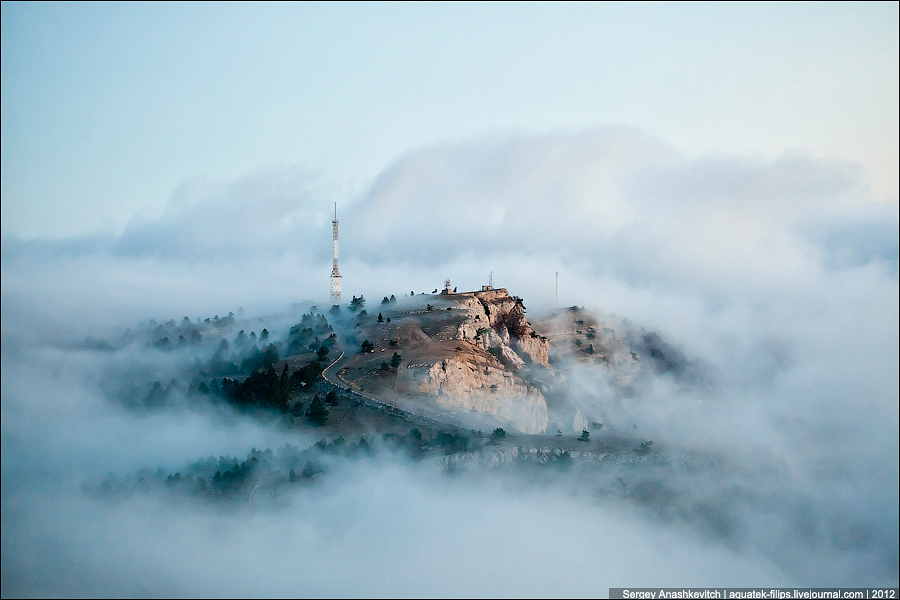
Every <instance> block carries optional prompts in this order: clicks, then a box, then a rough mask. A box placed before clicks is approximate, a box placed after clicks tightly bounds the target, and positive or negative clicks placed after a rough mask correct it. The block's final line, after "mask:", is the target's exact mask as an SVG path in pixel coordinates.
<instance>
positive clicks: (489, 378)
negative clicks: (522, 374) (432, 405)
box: [398, 353, 547, 433]
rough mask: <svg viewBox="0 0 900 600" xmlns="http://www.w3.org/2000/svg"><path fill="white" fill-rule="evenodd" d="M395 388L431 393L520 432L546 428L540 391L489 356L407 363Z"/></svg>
mask: <svg viewBox="0 0 900 600" xmlns="http://www.w3.org/2000/svg"><path fill="white" fill-rule="evenodd" d="M520 360H521V359H520ZM398 390H399V391H403V392H407V393H410V392H411V393H416V394H428V395H431V396H433V397H434V399H435V401H436V402H437V403H438V404H439V405H441V406H443V407H445V408H448V409H460V408H462V409H468V410H474V411H477V412H480V413H485V414H488V415H491V416H493V417H495V418H497V419H499V420H500V421H502V422H505V423H508V424H509V426H510V427H511V428H513V429H516V430H518V431H521V432H523V433H544V432H545V431H546V430H547V402H546V400H545V399H544V396H543V395H542V394H541V392H540V391H539V390H538V389H536V388H534V387H532V386H530V385H528V384H527V383H525V382H524V381H523V380H522V379H520V378H519V377H516V376H515V375H514V374H513V373H511V372H510V371H508V370H507V369H504V368H501V367H500V366H499V365H498V364H497V363H496V361H494V360H493V358H492V357H490V356H483V355H481V354H478V353H466V354H461V355H457V356H454V357H452V358H447V359H444V360H442V361H440V362H439V363H434V364H430V365H429V364H427V363H426V364H419V365H415V364H414V365H408V366H407V368H406V369H402V370H401V372H400V373H399V378H398Z"/></svg>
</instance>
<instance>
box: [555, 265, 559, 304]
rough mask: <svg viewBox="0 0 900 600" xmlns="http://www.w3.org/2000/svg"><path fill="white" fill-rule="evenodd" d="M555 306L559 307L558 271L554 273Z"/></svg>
mask: <svg viewBox="0 0 900 600" xmlns="http://www.w3.org/2000/svg"><path fill="white" fill-rule="evenodd" d="M556 306H559V271H557V272H556Z"/></svg>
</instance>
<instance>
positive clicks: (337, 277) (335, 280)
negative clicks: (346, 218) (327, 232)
mask: <svg viewBox="0 0 900 600" xmlns="http://www.w3.org/2000/svg"><path fill="white" fill-rule="evenodd" d="M331 225H332V228H333V229H334V259H333V260H332V263H331V302H332V304H340V303H341V272H340V271H338V218H337V202H335V203H334V221H332V222H331Z"/></svg>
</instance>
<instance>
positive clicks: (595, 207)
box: [2, 128, 900, 595]
mask: <svg viewBox="0 0 900 600" xmlns="http://www.w3.org/2000/svg"><path fill="white" fill-rule="evenodd" d="M336 200H337V201H339V207H338V210H339V218H340V219H341V257H342V273H343V274H344V286H345V287H344V289H345V293H346V294H347V295H348V296H349V295H350V294H360V293H364V294H365V295H366V296H367V297H370V298H378V297H381V296H383V295H390V294H392V293H394V294H398V295H399V294H408V293H409V291H410V290H414V291H415V292H416V293H418V292H422V291H425V292H430V291H431V289H433V288H435V287H438V286H439V285H440V284H441V282H442V281H443V279H444V278H445V277H450V278H451V280H452V281H453V282H454V285H459V286H460V289H473V288H476V287H477V286H480V285H481V284H483V283H486V282H487V281H486V280H487V277H488V274H489V273H490V272H491V271H493V272H494V276H495V284H497V285H500V286H504V287H507V288H509V289H510V291H511V293H514V294H517V295H520V296H522V297H523V298H524V299H525V302H526V306H527V307H528V308H529V316H531V315H532V314H535V313H537V312H540V311H542V310H552V309H554V308H556V306H555V298H554V294H555V290H554V283H555V277H554V275H555V272H556V271H560V272H561V290H560V304H562V305H572V304H577V305H584V306H586V307H587V308H589V309H594V310H597V311H603V312H606V313H615V315H617V318H627V319H629V320H630V321H631V322H633V323H635V324H638V325H639V326H644V327H646V328H647V329H648V330H655V331H657V332H659V333H660V335H662V336H663V337H664V339H666V340H667V341H668V342H669V343H672V344H674V345H676V346H677V347H678V348H679V349H680V350H681V351H682V352H684V353H685V355H687V356H689V357H691V358H695V359H698V360H701V361H703V363H704V364H705V365H707V366H708V368H709V374H708V377H709V380H708V382H707V383H708V385H706V386H703V387H702V388H696V387H693V388H692V387H685V386H682V385H680V384H679V382H677V381H675V380H673V379H671V378H668V377H666V376H660V377H656V378H653V379H652V380H651V381H650V382H649V383H648V384H647V385H646V386H645V387H644V388H642V389H640V390H639V394H638V396H637V397H636V398H634V399H633V401H631V402H629V403H628V404H627V405H618V404H617V405H615V406H613V405H611V404H610V403H609V401H610V398H611V396H610V395H609V394H607V393H606V392H605V391H604V390H605V389H606V388H605V386H606V383H605V379H604V377H603V375H602V373H601V374H598V373H597V372H594V371H590V370H581V371H579V370H578V369H575V371H574V372H573V377H577V378H578V382H579V384H578V389H580V390H582V392H580V393H582V394H583V395H585V396H586V397H589V399H590V400H591V401H592V402H596V403H597V404H598V406H599V407H600V408H601V409H602V410H604V411H605V412H606V414H608V415H609V416H610V420H611V422H613V423H615V424H616V425H617V426H619V427H622V428H625V427H627V425H628V424H629V423H634V424H635V425H638V426H639V429H638V431H639V432H640V435H641V436H646V437H647V439H652V440H654V442H655V444H656V445H657V446H666V447H668V448H670V449H672V450H673V451H675V450H677V451H678V452H697V453H703V454H704V455H708V456H712V457H715V460H716V461H719V462H717V463H715V464H721V465H727V468H726V467H722V468H721V469H719V468H712V469H710V470H701V472H699V473H698V472H690V473H681V474H680V475H679V476H678V477H674V476H672V474H671V473H655V474H651V475H646V476H645V475H641V477H637V476H634V477H633V479H632V480H629V483H630V485H631V486H632V489H633V490H634V489H645V488H646V486H647V485H651V484H652V485H654V486H657V487H656V488H653V489H657V492H654V494H653V497H654V498H659V497H665V496H660V494H662V492H661V491H659V490H668V491H667V492H666V493H668V494H671V496H670V497H671V506H672V507H674V508H673V509H672V511H669V512H667V511H666V510H662V508H660V507H659V506H658V505H655V504H654V503H653V502H650V503H649V505H651V506H657V509H658V510H656V511H655V512H654V511H649V512H648V510H647V503H644V504H641V503H637V504H634V503H633V502H624V501H623V502H619V501H617V500H602V501H600V500H598V499H597V498H596V496H595V495H594V494H593V491H592V490H591V489H590V486H591V485H593V483H590V482H588V483H586V484H585V486H586V487H585V488H584V489H583V488H581V487H579V486H577V485H576V486H574V491H573V489H568V488H567V489H553V488H551V489H550V490H549V491H548V490H547V488H546V487H545V486H534V485H533V482H531V481H530V480H528V479H527V478H526V479H521V480H520V479H518V478H516V477H513V478H502V477H500V478H498V479H497V480H494V479H492V478H490V477H489V478H488V479H487V480H484V479H479V478H473V479H470V478H468V477H461V478H458V479H452V478H451V479H447V478H445V477H443V476H440V475H438V474H436V473H435V472H433V471H429V470H428V469H427V468H423V467H421V466H417V465H410V464H406V463H403V462H393V461H386V462H385V461H374V462H371V463H360V464H356V463H351V464H348V465H346V466H345V467H344V468H342V469H341V470H339V472H337V473H336V474H335V475H334V476H333V477H329V478H327V479H325V480H323V482H322V484H321V485H319V486H316V487H314V488H312V489H311V490H309V491H306V492H304V493H302V494H298V495H297V496H296V497H294V498H292V499H291V501H290V502H289V503H288V505H287V506H286V507H282V508H280V509H278V510H274V511H265V512H258V513H257V512H254V513H251V514H240V515H236V514H230V513H228V512H222V511H220V510H217V509H215V508H210V507H198V506H194V505H190V504H188V505H172V504H171V503H169V502H167V501H164V500H162V499H160V500H157V499H154V498H149V499H148V498H141V499H125V500H120V501H117V502H114V503H112V504H105V503H104V502H100V501H97V500H95V499H92V498H90V497H86V496H84V495H82V494H81V492H80V487H79V486H80V485H81V483H82V482H84V481H95V480H96V479H97V478H100V477H103V476H104V475H105V474H106V473H107V472H113V473H117V474H123V473H127V472H130V471H134V470H136V469H140V468H142V467H146V466H150V467H152V468H156V467H162V468H164V469H176V468H178V467H179V466H180V465H181V464H183V463H184V462H187V461H191V460H195V459H197V458H200V457H202V456H208V455H216V456H218V455H221V454H229V453H230V454H235V455H241V454H245V453H246V452H247V451H248V450H249V448H250V447H251V446H255V447H258V448H262V447H273V448H274V447H277V446H279V445H281V444H283V443H285V438H284V434H282V433H278V432H276V431H274V430H272V429H270V428H267V427H265V426H263V425H260V424H259V423H258V422H256V421H253V420H248V419H245V418H241V417H235V416H227V415H221V414H216V413H208V412H206V411H204V410H200V409H189V408H183V409H179V410H174V409H173V410H172V411H171V412H169V411H165V412H162V413H157V414H152V415H143V416H142V415H136V414H134V413H132V412H128V411H124V410H123V409H121V408H120V407H116V406H114V405H110V404H109V402H108V401H107V399H106V396H105V392H104V390H105V389H107V388H108V386H109V383H110V381H114V380H115V379H116V378H118V377H121V376H122V374H123V373H125V372H130V371H129V369H134V368H139V369H143V370H145V371H146V372H152V373H159V374H161V375H160V376H162V374H165V373H168V372H169V371H171V370H177V368H178V364H179V363H178V360H181V359H176V358H171V357H170V358H168V359H165V360H163V359H160V358H159V357H157V356H156V355H154V354H152V353H148V352H146V351H145V350H144V349H143V348H141V347H137V346H125V347H121V348H118V349H117V350H115V351H113V352H111V353H109V352H107V353H103V352H97V351H91V350H84V349H81V350H74V349H72V344H73V343H75V342H78V341H80V340H83V339H84V338H85V337H86V336H95V337H99V338H103V337H109V336H113V335H117V334H121V332H122V331H123V330H124V329H125V328H128V327H135V326H136V325H137V324H138V323H141V322H144V321H146V320H147V319H149V318H156V319H158V320H168V319H170V318H175V319H180V317H181V316H183V315H189V316H190V317H191V318H196V317H198V316H210V315H212V314H221V315H224V314H226V313H227V312H228V311H231V310H237V307H239V306H243V307H245V308H246V310H247V314H250V315H267V314H268V315H271V314H274V313H288V315H290V314H291V311H292V310H293V311H295V312H298V313H299V312H302V311H304V310H306V309H307V308H308V306H309V304H319V305H320V306H323V305H325V304H326V302H327V296H326V294H327V290H328V288H327V285H328V281H327V278H328V274H329V272H330V268H329V267H330V264H329V262H330V253H331V243H330V237H331V236H330V228H331V224H330V223H329V221H330V220H331V214H332V213H331V211H332V210H333V202H335V201H336ZM897 223H898V211H897V204H896V202H895V203H893V204H878V203H874V202H872V201H871V200H870V199H869V194H868V192H867V190H866V189H865V187H864V186H863V185H862V184H861V179H860V174H859V172H858V171H857V170H856V169H855V168H854V167H853V166H852V165H847V164H842V163H826V162H822V161H819V160H817V159H815V158H813V157H809V156H803V155H790V156H783V157H781V158H779V159H778V160H775V161H761V160H757V159H753V158H747V157H705V158H699V159H698V158H691V157H688V156H685V155H684V154H682V153H680V152H679V151H678V150H677V149H675V148H672V147H670V146H668V145H666V144H665V143H663V142H661V141H660V140H657V139H655V138H653V137H652V136H650V135H648V134H646V133H643V132H640V131H636V130H631V129H622V128H617V129H597V130H591V131H587V132H582V133H578V134H548V135H542V136H512V137H505V138H498V139H480V140H472V141H469V142H466V143H460V144H444V145H437V146H433V147H429V148H424V149H421V150H417V151H413V152H410V153H409V154H407V155H406V156H404V157H401V158H400V159H399V160H397V161H396V162H395V163H394V164H393V165H392V166H390V167H389V168H388V169H386V170H385V171H384V172H383V173H381V174H380V176H379V177H378V178H377V179H376V180H375V181H374V182H373V184H372V185H371V187H370V188H369V189H367V190H365V191H364V192H362V193H359V194H355V195H350V194H348V193H346V192H345V191H341V190H339V189H335V188H334V187H333V186H330V185H329V184H328V183H326V182H323V181H322V180H321V179H320V178H318V177H317V176H316V174H314V173H309V172H307V171H304V170H302V169H297V168H295V169H282V170H280V171H274V170H273V171H268V172H260V173H256V174H253V175H250V176H248V177H246V178H243V179H241V180H238V181H235V182H232V183H228V184H223V185H207V184H200V183H196V182H195V183H192V184H185V186H183V187H182V188H181V189H179V190H178V191H177V192H176V193H175V194H174V195H173V199H172V201H171V202H170V205H169V207H168V208H167V209H166V210H165V211H164V212H163V214H161V215H158V216H156V217H152V218H151V217H146V216H145V217H142V218H135V219H134V220H133V221H132V223H131V224H130V225H129V227H128V228H127V229H126V230H125V232H124V233H123V234H122V235H121V236H120V237H118V238H102V237H93V238H88V237H85V238H77V239H67V240H56V241H31V242H22V241H18V240H15V239H10V238H6V239H4V240H3V242H2V244H3V247H2V250H3V256H2V336H3V337H2V340H3V352H2V360H3V379H2V411H3V415H2V416H3V418H2V431H3V452H2V468H3V471H2V473H3V519H2V521H3V525H2V527H3V533H2V535H3V590H4V594H16V595H20V594H21V595H50V594H66V595H73V594H90V595H107V594H108V595H112V594H147V595H149V594H165V595H175V594H179V595H182V594H204V595H210V594H216V595H244V594H249V595H262V594H278V595H287V594H291V595H326V594H327V595H350V594H365V595H378V594H384V595H387V594H393V593H398V594H401V595H419V594H430V595H438V594H440V595H475V594H480V595H483V594H487V593H495V594H505V595H512V594H516V595H538V594H540V595H596V593H597V591H598V590H600V593H602V592H603V591H605V589H606V588H607V587H610V586H618V585H620V584H621V585H631V586H636V585H760V584H763V585H777V584H785V585H794V584H796V585H816V584H823V585H832V584H833V585H844V586H846V585H894V586H896V585H897V580H898V575H897V569H898V555H897V551H896V548H897V546H898V537H900V536H898V518H897V512H898V511H897V507H898V483H897V482H898V458H897V452H896V449H897V447H898V433H897V432H898V409H897V403H896V398H897V397H898V393H900V390H898V348H897V339H898V317H897V315H898V312H900V310H898V309H900V303H898V297H900V293H898V225H897ZM292 303H300V306H302V308H299V309H292V308H290V307H291V305H292ZM284 318H286V319H287V318H289V317H284ZM126 367H127V368H126ZM302 441H309V440H302ZM292 443H295V444H297V440H295V441H293V442H292ZM610 476H611V477H612V476H613V475H612V474H610ZM641 486H644V487H643V488H642V487H641ZM594 491H595V490H594ZM654 502H655V501H654ZM704 506H707V507H713V508H714V509H715V511H719V512H715V511H714V512H715V514H722V515H724V517H723V519H724V521H723V522H727V523H729V526H728V527H727V528H725V529H726V530H727V531H726V532H725V533H723V532H722V531H718V532H712V533H710V531H708V530H706V529H704V527H702V526H698V525H697V523H698V521H697V520H696V519H695V518H694V517H693V516H691V515H697V514H707V513H704V512H703V511H704V510H707V509H701V508H698V507H704ZM685 507H687V508H685ZM682 509H683V510H682ZM710 510H712V509H710ZM679 511H680V512H679ZM707 512H708V511H707ZM660 515H663V516H662V517H661V516H660ZM673 515H674V516H673ZM679 515H680V516H679ZM703 522H705V523H708V522H710V520H709V519H706V520H705V521H703ZM723 531H724V530H723ZM773 540H774V541H773ZM59 565H65V567H63V568H62V569H61V570H60V567H59Z"/></svg>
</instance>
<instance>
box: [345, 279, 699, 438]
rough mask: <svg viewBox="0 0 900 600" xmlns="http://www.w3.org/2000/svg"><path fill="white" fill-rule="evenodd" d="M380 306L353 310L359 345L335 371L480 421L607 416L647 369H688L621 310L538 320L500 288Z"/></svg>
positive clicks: (438, 411)
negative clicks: (621, 316) (623, 318)
mask: <svg viewBox="0 0 900 600" xmlns="http://www.w3.org/2000/svg"><path fill="white" fill-rule="evenodd" d="M378 310H380V312H379V313H378V318H377V319H376V318H375V317H374V315H364V316H363V315H355V316H354V317H353V318H354V321H355V322H354V328H355V329H354V330H355V332H356V335H355V340H354V341H355V344H356V348H354V349H352V350H351V351H350V358H349V359H347V360H345V362H343V363H342V368H341V369H340V371H339V377H340V378H341V379H342V380H343V381H344V382H346V383H347V384H349V385H351V386H352V387H354V388H355V389H357V390H359V391H363V392H366V393H368V394H372V395H373V396H375V397H378V398H383V399H384V400H385V401H388V402H391V403H394V404H398V405H400V406H401V407H402V408H405V409H408V410H411V411H414V412H418V413H420V414H424V415H427V416H432V417H435V418H438V419H441V420H443V421H446V422H455V423H457V424H459V425H461V426H464V427H471V428H474V429H486V428H493V427H504V428H509V429H513V430H517V431H519V432H522V433H530V434H535V433H545V432H547V431H548V429H549V430H550V431H551V432H555V431H557V430H563V431H566V432H571V431H573V430H574V431H575V432H579V431H581V430H582V429H591V428H597V427H603V424H604V423H605V421H606V418H605V410H606V409H608V408H611V407H612V408H614V407H615V406H616V403H617V402H618V404H619V405H620V406H621V405H622V403H627V401H628V398H630V397H633V396H634V395H635V386H636V385H639V383H640V378H641V376H642V375H646V374H654V373H657V374H658V373H675V374H676V375H683V374H685V373H687V372H689V371H690V369H689V368H688V367H689V366H690V365H689V363H687V362H686V361H685V359H684V358H683V356H682V355H681V354H680V353H678V352H677V351H676V350H675V349H673V348H672V347H670V346H668V345H667V344H665V343H663V342H662V340H660V339H659V336H657V335H656V334H655V333H647V332H645V331H644V330H642V329H641V330H635V329H634V328H633V327H632V326H631V325H630V324H628V323H627V321H625V322H620V321H618V320H617V319H615V318H614V317H598V316H595V315H593V314H591V313H589V312H587V311H584V309H579V308H577V307H572V308H570V309H564V310H562V311H559V312H557V313H555V314H552V315H549V316H547V317H546V318H544V319H542V320H540V321H538V322H536V323H535V325H534V326H532V324H531V323H529V321H528V319H527V318H526V317H525V307H524V305H523V303H522V299H521V298H518V297H516V296H511V295H510V294H509V292H508V291H507V290H506V289H502V288H499V289H487V290H482V291H476V292H467V293H460V294H455V293H453V294H451V293H444V294H434V295H420V296H416V297H412V298H405V299H402V300H401V301H399V302H389V301H388V299H387V298H386V299H385V301H384V302H383V303H382V305H381V307H380V308H379V309H378ZM374 312H375V310H373V313H374ZM364 342H365V343H367V345H365V349H364V350H362V351H361V350H360V348H362V347H363V345H364ZM351 347H352V346H351ZM579 365H581V366H580V367H579ZM601 381H602V382H606V383H603V384H601ZM586 390H597V391H596V392H593V393H591V392H587V393H586ZM600 390H604V391H600ZM601 394H605V395H604V396H602V397H601Z"/></svg>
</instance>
